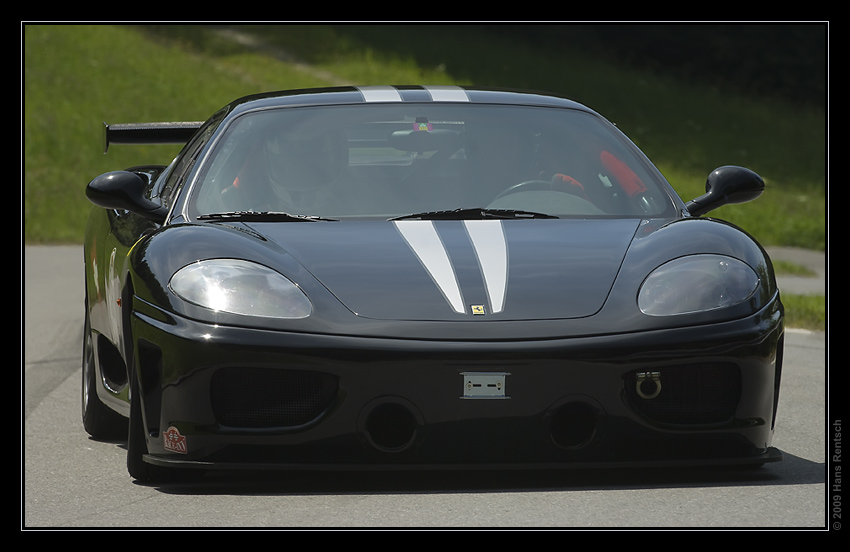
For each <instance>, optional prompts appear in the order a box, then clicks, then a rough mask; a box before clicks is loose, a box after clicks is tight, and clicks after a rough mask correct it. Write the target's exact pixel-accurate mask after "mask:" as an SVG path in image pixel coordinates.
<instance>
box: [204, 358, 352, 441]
mask: <svg viewBox="0 0 850 552" xmlns="http://www.w3.org/2000/svg"><path fill="white" fill-rule="evenodd" d="M337 390H338V385H337V379H336V377H334V376H332V375H330V374H324V373H321V372H312V371H308V370H277V369H269V368H223V369H221V370H218V371H217V372H216V373H215V374H214V375H213V377H212V381H211V384H210V398H211V400H212V407H213V412H214V414H215V417H216V420H217V421H218V423H219V424H221V425H222V426H227V427H232V428H252V429H262V428H266V429H267V428H292V427H297V426H302V425H305V424H307V423H309V422H311V421H313V420H315V419H316V418H318V417H319V416H320V415H321V414H322V413H324V412H325V411H327V410H328V409H329V408H330V407H331V406H332V404H333V402H334V399H335V397H336V394H337Z"/></svg>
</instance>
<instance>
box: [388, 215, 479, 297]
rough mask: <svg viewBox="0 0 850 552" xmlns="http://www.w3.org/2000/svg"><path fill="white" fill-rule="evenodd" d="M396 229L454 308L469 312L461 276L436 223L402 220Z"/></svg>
mask: <svg viewBox="0 0 850 552" xmlns="http://www.w3.org/2000/svg"><path fill="white" fill-rule="evenodd" d="M395 226H396V228H398V231H399V232H400V233H401V236H402V237H403V238H404V240H405V241H406V242H407V244H408V245H409V246H410V248H411V249H412V250H413V252H414V253H415V254H416V256H417V257H418V258H419V261H420V262H421V263H422V265H423V266H424V267H425V270H427V271H428V274H430V275H431V279H433V280H434V282H435V283H436V284H437V287H439V288H440V291H442V292H443V295H444V296H445V297H446V300H447V301H448V302H449V304H450V305H451V307H452V309H453V310H454V311H455V312H458V313H465V312H466V309H465V308H464V306H463V296H462V295H461V293H460V286H459V285H458V283H457V275H455V271H454V267H452V262H451V261H450V260H449V255H448V253H446V248H445V246H444V245H443V241H442V240H441V239H440V236H439V234H437V229H436V228H434V223H433V222H431V221H429V220H399V221H395Z"/></svg>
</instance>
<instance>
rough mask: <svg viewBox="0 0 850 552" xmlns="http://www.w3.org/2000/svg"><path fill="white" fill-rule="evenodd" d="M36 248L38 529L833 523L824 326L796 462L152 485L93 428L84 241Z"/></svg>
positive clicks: (787, 392) (31, 414)
mask: <svg viewBox="0 0 850 552" xmlns="http://www.w3.org/2000/svg"><path fill="white" fill-rule="evenodd" d="M24 257H25V258H24V261H25V264H24V271H23V274H22V278H23V283H24V317H23V318H24V324H23V329H22V332H23V334H22V340H21V343H22V353H23V372H22V374H23V381H22V384H23V387H22V393H21V421H22V429H23V431H22V436H21V453H22V459H21V526H22V528H24V529H39V528H81V527H86V528H134V527H145V528H169V529H171V528H173V529H185V528H211V527H224V528H269V527H289V528H319V527H342V528H346V527H370V528H390V527H412V528H422V527H445V528H532V527H534V528H585V527H592V528H608V527H626V528H679V527H683V528H688V527H744V528H788V527H796V528H815V529H817V528H820V529H824V528H831V524H832V521H833V520H832V519H830V518H828V517H827V513H828V511H829V512H831V511H832V504H829V508H827V498H828V496H827V494H828V491H829V489H830V487H831V485H832V483H833V481H832V475H831V473H832V467H831V466H830V464H828V463H827V462H826V448H827V446H828V445H833V443H832V442H831V440H829V439H828V438H827V434H828V430H829V425H830V420H828V418H827V417H828V414H827V407H828V404H827V401H825V397H826V391H825V389H826V386H827V377H828V369H827V360H826V358H827V356H826V339H825V335H824V334H823V333H819V332H814V333H812V332H803V331H796V330H790V331H789V332H788V336H787V339H786V357H785V358H786V360H785V366H786V368H785V370H784V372H785V373H784V379H783V383H782V392H781V396H780V407H779V422H778V425H777V429H776V436H775V441H774V445H775V446H776V447H777V448H779V449H780V450H781V451H782V452H783V454H784V460H783V461H782V462H780V463H775V464H768V465H766V466H764V467H763V468H761V469H759V470H755V471H748V472H747V471H745V472H734V471H709V472H705V471H694V472H691V471H670V470H648V471H641V470H625V471H616V472H614V471H604V472H589V473H550V472H544V473H525V472H520V473H509V474H505V473H449V474H443V473H427V474H419V473H413V474H383V473H381V474H366V475H363V474H359V475H354V476H352V475H347V474H334V473H331V474H306V475H305V474H299V475H297V476H296V475H269V474H263V475H258V474H254V475H234V474H227V473H222V474H215V475H212V476H208V477H207V478H205V479H204V480H203V481H201V482H197V483H193V484H191V485H182V486H162V487H155V486H144V485H139V484H136V483H134V482H133V481H132V480H131V479H130V477H129V476H128V475H127V472H126V468H125V448H124V445H123V443H115V442H98V441H93V440H91V439H89V438H88V436H87V435H86V433H85V432H84V431H83V428H82V425H81V422H80V399H79V395H80V346H79V344H80V340H81V336H82V305H83V295H82V291H83V290H82V284H81V282H82V275H83V265H82V253H81V249H80V248H79V247H35V248H29V247H27V248H25V255H24ZM780 285H782V284H780Z"/></svg>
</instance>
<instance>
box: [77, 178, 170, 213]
mask: <svg viewBox="0 0 850 552" xmlns="http://www.w3.org/2000/svg"><path fill="white" fill-rule="evenodd" d="M147 187H148V182H147V181H146V179H145V178H143V177H142V176H141V175H139V174H137V173H135V172H131V171H114V172H108V173H105V174H102V175H100V176H98V177H96V178H95V179H94V180H92V181H91V182H89V184H88V186H86V197H88V198H89V201H91V202H92V203H94V204H95V205H97V206H98V207H103V208H105V209H124V210H127V211H131V212H133V213H136V214H138V215H140V216H143V217H145V218H146V219H148V220H151V221H153V222H156V223H162V222H163V221H165V217H166V215H167V214H168V211H167V209H165V208H164V207H163V206H161V205H160V204H159V203H155V202H153V201H151V200H149V199H148V198H146V197H145V190H146V189H147Z"/></svg>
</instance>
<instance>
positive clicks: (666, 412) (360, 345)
mask: <svg viewBox="0 0 850 552" xmlns="http://www.w3.org/2000/svg"><path fill="white" fill-rule="evenodd" d="M780 311H781V308H780V307H779V305H778V299H777V301H776V302H775V303H772V304H771V305H769V306H768V307H767V308H766V309H764V310H763V311H762V312H760V313H757V314H755V315H753V316H751V317H749V318H746V319H741V320H736V321H732V322H724V323H719V324H715V325H709V326H700V327H694V328H680V329H674V330H665V331H651V332H639V333H628V334H618V335H608V336H596V337H582V338H565V339H547V340H539V341H533V340H532V341H529V340H523V341H500V342H482V341H416V340H404V339H382V338H367V337H352V336H339V335H316V334H296V333H291V332H280V331H267V330H257V329H247V328H236V327H223V326H215V325H209V324H205V323H201V322H197V321H192V320H188V319H183V318H180V319H178V318H174V316H173V315H172V314H167V313H165V312H163V311H158V310H157V309H155V308H154V307H153V306H151V305H149V304H145V305H144V306H143V307H142V308H138V309H136V311H135V312H134V317H133V332H134V345H135V347H134V348H135V354H136V365H137V366H138V368H139V375H140V377H139V381H140V384H141V388H142V392H141V395H142V404H143V408H142V410H143V413H144V418H145V426H146V433H147V435H148V451H149V454H148V455H147V456H146V458H145V459H146V461H148V462H150V463H154V464H158V465H165V466H175V467H200V468H226V469H233V468H237V469H251V468H273V469H287V468H293V469H378V468H380V469H384V468H387V467H392V468H394V469H410V468H415V469H421V468H446V469H463V468H473V467H474V468H476V469H480V468H484V467H493V468H500V469H503V468H510V467H520V468H532V467H540V468H555V467H557V468H584V467H603V466H624V465H694V464H711V465H724V464H747V463H754V464H760V463H763V462H768V461H774V460H779V459H781V455H780V454H779V453H778V451H776V450H775V449H773V448H771V447H770V443H771V439H772V435H773V425H774V421H775V415H776V407H777V402H778V391H779V381H780V376H781V367H782V344H783V338H782V336H783V328H782V318H781V314H780Z"/></svg>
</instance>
